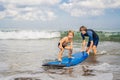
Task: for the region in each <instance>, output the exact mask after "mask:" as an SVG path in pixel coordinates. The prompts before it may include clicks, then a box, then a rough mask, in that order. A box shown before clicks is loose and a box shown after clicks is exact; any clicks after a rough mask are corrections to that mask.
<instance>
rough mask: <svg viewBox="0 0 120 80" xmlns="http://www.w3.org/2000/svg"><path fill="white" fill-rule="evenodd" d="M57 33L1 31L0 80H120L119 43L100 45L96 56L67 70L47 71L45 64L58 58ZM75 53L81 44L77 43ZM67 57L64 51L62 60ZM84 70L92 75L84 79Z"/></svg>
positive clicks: (101, 43)
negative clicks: (87, 70)
mask: <svg viewBox="0 0 120 80" xmlns="http://www.w3.org/2000/svg"><path fill="white" fill-rule="evenodd" d="M60 37H61V33H60V32H58V31H32V30H29V31H26V30H8V31H7V30H1V31H0V80H120V62H119V61H120V42H114V41H101V42H100V43H99V46H98V52H97V56H92V54H91V55H90V56H89V58H88V59H87V60H85V61H84V62H83V63H81V64H79V65H77V66H73V67H70V68H64V69H49V68H47V69H45V68H44V67H42V66H41V65H42V64H43V63H44V62H45V61H49V60H55V59H56V58H57V55H58V51H59V49H58V47H57V44H58V41H59V40H60ZM73 46H74V49H73V53H75V52H78V51H80V49H81V41H76V40H75V41H74V44H73ZM66 55H68V51H65V52H64V54H63V56H66ZM83 66H87V68H88V69H89V70H91V72H89V73H88V75H85V73H84V72H83V68H82V67H83Z"/></svg>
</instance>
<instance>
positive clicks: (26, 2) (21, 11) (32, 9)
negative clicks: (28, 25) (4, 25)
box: [0, 0, 60, 21]
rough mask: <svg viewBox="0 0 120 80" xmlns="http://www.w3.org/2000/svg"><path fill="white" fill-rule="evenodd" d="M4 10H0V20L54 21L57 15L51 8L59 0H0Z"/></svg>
mask: <svg viewBox="0 0 120 80" xmlns="http://www.w3.org/2000/svg"><path fill="white" fill-rule="evenodd" d="M1 2H2V6H3V7H4V10H0V19H4V18H8V19H13V20H30V21H32V20H41V21H47V20H54V19H55V18H56V17H57V15H56V14H55V12H54V9H52V8H51V7H53V6H56V5H57V4H58V3H59V2H60V0H1Z"/></svg>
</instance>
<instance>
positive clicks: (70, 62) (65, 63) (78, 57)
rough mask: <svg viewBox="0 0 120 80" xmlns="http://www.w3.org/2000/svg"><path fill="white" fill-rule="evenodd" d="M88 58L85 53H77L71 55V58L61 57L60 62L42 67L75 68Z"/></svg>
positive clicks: (49, 63) (53, 62)
mask: <svg viewBox="0 0 120 80" xmlns="http://www.w3.org/2000/svg"><path fill="white" fill-rule="evenodd" d="M87 57H88V53H87V52H85V51H84V52H77V53H74V54H73V55H72V58H68V57H67V56H66V57H63V58H62V61H61V62H59V61H51V62H48V63H45V64H43V65H42V66H54V67H70V66H75V65H77V64H79V63H81V62H83V61H84V60H85V59H86V58H87Z"/></svg>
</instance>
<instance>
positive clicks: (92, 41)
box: [80, 26, 99, 55]
mask: <svg viewBox="0 0 120 80" xmlns="http://www.w3.org/2000/svg"><path fill="white" fill-rule="evenodd" d="M80 32H81V36H82V39H83V41H82V51H84V50H85V45H86V41H85V36H87V37H89V40H88V44H87V49H86V52H87V53H88V54H89V53H90V50H91V49H92V50H93V52H94V55H96V52H97V50H96V49H97V45H98V42H99V37H98V35H97V34H96V33H95V31H93V30H92V29H87V28H86V27H85V26H81V27H80Z"/></svg>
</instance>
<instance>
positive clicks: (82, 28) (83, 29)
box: [79, 26, 87, 31]
mask: <svg viewBox="0 0 120 80" xmlns="http://www.w3.org/2000/svg"><path fill="white" fill-rule="evenodd" d="M79 31H87V28H86V27H85V26H81V27H80V30H79Z"/></svg>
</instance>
